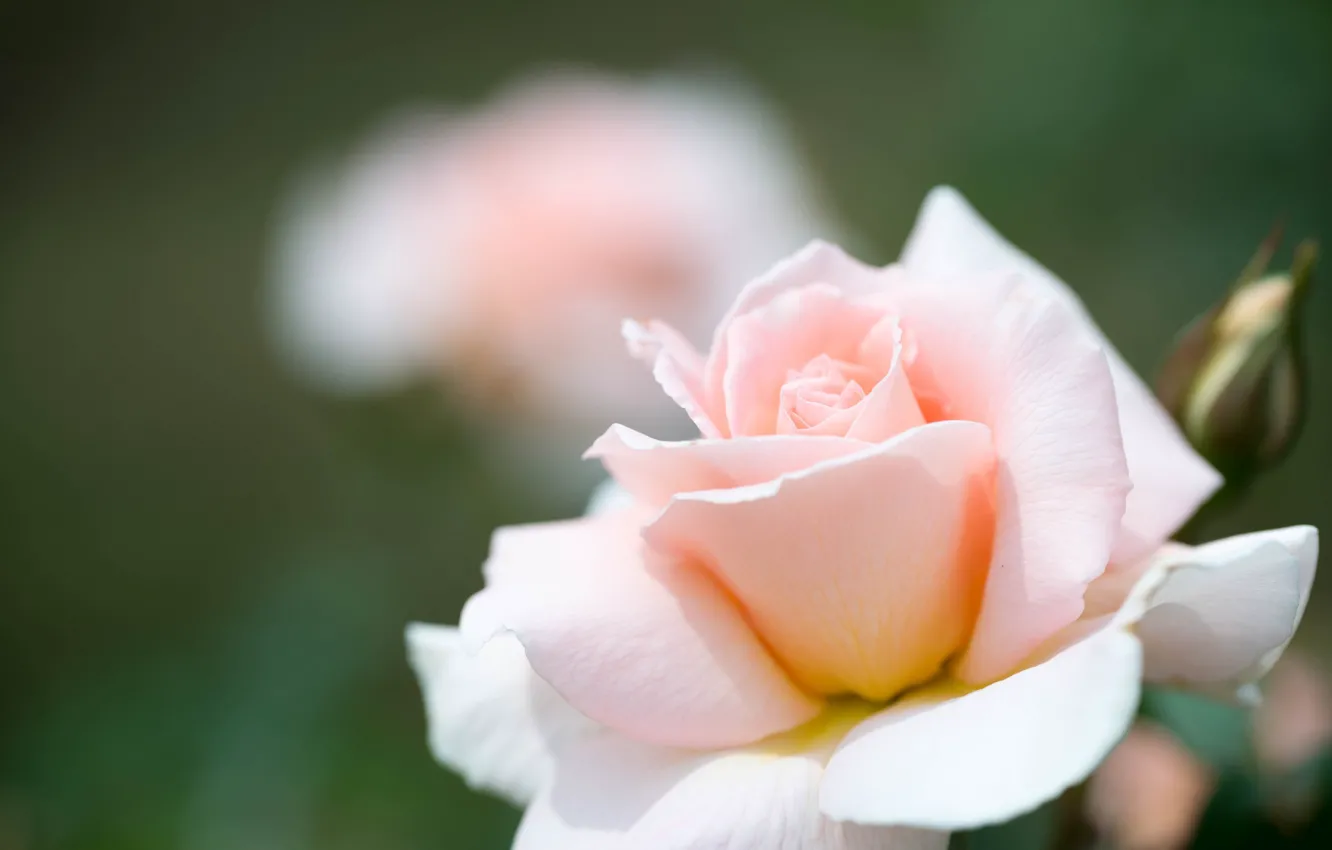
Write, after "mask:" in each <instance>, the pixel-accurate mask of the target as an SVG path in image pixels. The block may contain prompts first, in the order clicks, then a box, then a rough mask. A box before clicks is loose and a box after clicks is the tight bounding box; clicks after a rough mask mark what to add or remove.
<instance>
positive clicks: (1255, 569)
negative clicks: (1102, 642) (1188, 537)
mask: <svg viewBox="0 0 1332 850" xmlns="http://www.w3.org/2000/svg"><path fill="white" fill-rule="evenodd" d="M1317 562H1318V531H1317V529H1315V528H1313V527H1311V526H1307V525H1302V526H1294V527H1291V528H1283V529H1280V530H1277V531H1260V532H1256V533H1253V534H1242V535H1239V536H1237V537H1228V538H1226V539H1224V540H1217V541H1215V542H1212V543H1207V544H1204V545H1202V546H1198V547H1196V548H1192V547H1187V546H1171V547H1169V548H1167V549H1165V550H1163V551H1162V553H1161V555H1160V556H1159V557H1158V558H1155V559H1153V561H1152V563H1151V565H1150V567H1149V568H1148V570H1147V572H1146V574H1145V575H1144V576H1143V578H1142V579H1141V582H1140V585H1141V586H1144V587H1146V588H1148V589H1147V590H1146V596H1145V613H1143V614H1142V618H1141V619H1140V620H1139V621H1138V624H1137V632H1138V636H1139V638H1140V639H1141V640H1142V644H1143V653H1144V672H1145V675H1146V676H1147V678H1148V679H1149V680H1152V681H1163V682H1176V683H1186V684H1190V685H1193V686H1195V687H1200V688H1202V689H1204V690H1208V691H1211V692H1215V693H1218V694H1222V693H1233V692H1234V691H1235V690H1236V689H1237V688H1242V687H1243V686H1244V685H1246V684H1249V683H1251V682H1254V681H1256V680H1257V679H1259V678H1261V677H1262V676H1263V675H1264V674H1265V673H1266V672H1267V671H1268V670H1270V669H1271V667H1272V665H1273V664H1275V663H1276V660H1277V659H1278V658H1279V657H1280V656H1281V653H1282V651H1283V650H1284V649H1285V648H1286V645H1287V644H1288V643H1289V642H1290V639H1291V636H1292V635H1294V633H1295V628H1296V626H1298V625H1299V622H1300V618H1301V617H1302V616H1303V615H1304V608H1305V605H1306V604H1307V603H1308V601H1309V591H1310V588H1311V587H1312V585H1313V578H1314V570H1315V566H1316V564H1317Z"/></svg>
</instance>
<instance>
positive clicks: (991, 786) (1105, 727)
mask: <svg viewBox="0 0 1332 850" xmlns="http://www.w3.org/2000/svg"><path fill="white" fill-rule="evenodd" d="M1140 677H1141V647H1140V645H1139V643H1138V641H1137V639H1136V638H1135V637H1134V636H1133V635H1132V634H1130V633H1129V632H1127V631H1125V630H1123V629H1119V628H1108V629H1102V630H1101V631H1099V632H1097V633H1095V634H1093V635H1092V636H1091V637H1088V638H1086V639H1085V640H1083V641H1081V642H1080V643H1076V644H1074V645H1072V646H1069V647H1068V648H1066V649H1064V650H1063V651H1061V652H1058V653H1057V654H1055V655H1054V656H1053V657H1052V658H1050V659H1049V660H1048V661H1045V662H1043V663H1041V664H1038V665H1036V666H1034V667H1029V668H1027V669H1026V670H1023V671H1021V672H1019V673H1015V674H1014V675H1012V676H1010V677H1008V678H1007V679H1004V680H1002V681H999V682H996V683H994V684H993V685H989V686H988V687H985V688H981V689H980V690H976V691H971V692H969V693H964V694H962V695H961V696H958V695H956V694H948V693H940V692H935V693H929V692H926V693H924V694H922V695H920V696H917V697H908V698H907V699H905V700H903V701H902V702H901V703H898V704H896V705H894V706H892V707H890V708H888V709H885V710H884V711H882V712H880V713H878V714H876V715H875V716H873V717H871V718H870V719H869V720H866V721H865V722H864V723H862V724H861V725H860V726H859V727H857V728H856V729H855V730H854V731H853V732H852V733H851V734H850V735H849V736H848V737H847V740H846V741H845V742H843V744H842V745H841V746H840V747H839V748H838V750H837V752H836V753H834V754H833V757H832V760H831V761H830V762H829V763H828V768H827V772H826V774H825V776H824V779H823V786H822V791H821V794H820V797H819V800H820V805H821V807H822V808H823V811H824V812H825V813H826V814H827V815H829V816H830V817H833V818H837V819H840V820H848V821H855V822H858V823H866V824H870V823H873V824H883V825H905V826H917V827H925V828H930V829H970V828H973V827H979V826H984V825H986V824H993V823H998V822H1001V821H1006V820H1009V819H1011V818H1013V817H1015V816H1017V815H1020V814H1022V813H1023V812H1027V811H1030V810H1031V809H1034V808H1035V807H1036V806H1038V805H1040V804H1041V803H1044V802H1046V801H1047V800H1050V799H1053V798H1054V797H1055V796H1057V795H1058V794H1059V793H1060V792H1062V791H1063V790H1064V789H1065V788H1068V787H1069V786H1071V785H1073V784H1075V783H1077V782H1079V781H1081V780H1082V779H1083V778H1085V777H1086V776H1087V775H1088V774H1090V773H1091V772H1092V770H1093V769H1095V768H1096V766H1097V765H1098V764H1100V762H1101V761H1102V759H1104V758H1105V756H1106V754H1107V753H1109V752H1110V750H1111V749H1112V748H1113V747H1114V745H1115V744H1116V743H1117V742H1118V741H1119V739H1120V738H1121V737H1123V735H1124V733H1125V731H1127V729H1128V727H1129V724H1130V723H1131V722H1132V720H1133V715H1134V712H1135V710H1136V709H1137V704H1138V691H1139V680H1140Z"/></svg>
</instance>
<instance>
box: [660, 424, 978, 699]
mask: <svg viewBox="0 0 1332 850" xmlns="http://www.w3.org/2000/svg"><path fill="white" fill-rule="evenodd" d="M991 468H992V455H991V450H990V433H989V429H987V428H986V427H985V426H984V425H981V424H979V423H975V422H939V423H935V424H932V425H925V426H922V427H920V428H917V429H915V430H912V431H908V432H907V433H905V434H902V435H900V436H899V437H896V438H894V439H892V440H890V441H888V442H886V443H883V444H880V445H876V446H872V447H871V448H869V449H867V450H865V451H863V452H861V453H859V454H856V455H850V456H848V457H844V458H839V459H836V460H832V461H827V462H824V463H822V464H819V465H817V466H814V467H811V468H809V469H806V470H803V471H801V472H797V473H794V474H791V475H787V476H784V477H783V478H781V479H779V480H777V481H774V482H770V483H767V484H759V485H754V486H750V487H740V488H735V489H730V490H714V491H704V492H698V493H684V494H680V495H679V496H677V497H676V498H675V500H674V501H672V503H671V504H670V505H669V506H668V507H667V508H666V510H665V511H664V512H663V513H662V515H661V517H660V518H659V519H657V521H656V522H654V523H653V524H652V525H651V526H650V527H649V528H648V529H647V531H646V532H645V536H646V537H647V539H648V541H649V542H650V543H651V544H652V545H653V546H654V547H656V548H659V549H661V550H663V551H668V552H672V553H678V554H680V555H681V556H682V557H685V558H697V559H699V560H700V561H701V562H703V563H706V564H707V565H708V566H709V567H710V568H711V569H712V570H713V572H714V573H716V575H717V576H718V577H719V578H720V579H721V580H722V582H723V583H724V584H725V585H726V586H727V588H728V589H729V590H730V591H731V593H732V594H734V596H735V598H736V599H738V600H739V602H740V604H741V605H742V606H744V608H745V611H746V613H747V615H748V617H749V619H750V621H751V622H752V623H753V624H754V627H755V628H756V629H757V631H758V632H759V633H760V634H761V635H762V636H763V639H764V640H765V642H766V643H767V645H768V646H769V647H771V648H772V651H773V652H774V653H775V654H776V655H777V656H778V658H780V659H781V660H782V662H783V663H784V665H785V667H786V669H788V670H790V671H791V672H792V674H793V675H794V676H795V677H796V678H797V679H799V680H800V681H801V682H803V683H805V684H806V685H807V686H809V687H812V688H814V689H815V690H817V691H819V692H822V693H841V692H847V691H850V692H853V693H856V694H859V695H861V696H864V697H868V698H871V699H883V698H887V697H890V696H892V695H894V694H895V693H897V692H898V691H900V690H901V689H902V688H904V687H906V686H908V685H912V684H916V683H919V682H922V681H925V680H926V679H928V678H930V677H931V676H933V675H934V674H935V673H936V672H937V671H938V669H939V666H940V665H941V664H942V663H943V661H944V659H945V658H946V657H948V656H949V655H950V654H951V653H952V652H954V651H955V650H956V649H957V648H958V646H959V645H960V644H961V643H962V642H963V641H964V640H965V639H966V636H967V634H968V632H969V630H970V628H971V622H972V618H973V617H974V613H975V607H976V601H977V596H978V593H979V591H980V585H981V582H982V581H983V579H982V575H983V573H982V571H983V569H984V567H985V562H986V556H987V554H988V546H989V538H990V532H991V528H992V519H991V516H992V515H991V512H990V507H989V499H990V486H991V477H990V470H991Z"/></svg>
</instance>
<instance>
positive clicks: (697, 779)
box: [514, 733, 948, 850]
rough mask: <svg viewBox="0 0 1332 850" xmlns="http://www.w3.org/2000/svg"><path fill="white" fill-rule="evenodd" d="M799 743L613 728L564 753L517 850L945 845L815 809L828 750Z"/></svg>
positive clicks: (826, 849)
mask: <svg viewBox="0 0 1332 850" xmlns="http://www.w3.org/2000/svg"><path fill="white" fill-rule="evenodd" d="M802 743H805V742H800V741H792V742H783V741H778V742H775V743H774V744H773V745H771V746H765V745H764V744H760V745H758V746H755V747H751V748H747V749H745V750H739V751H730V752H721V753H709V754H705V755H703V754H697V753H688V752H684V751H681V750H668V749H662V748H658V747H650V746H645V745H642V744H636V743H634V742H631V741H627V740H625V739H624V738H622V737H620V736H618V735H614V734H610V733H607V734H603V735H601V736H597V737H593V738H587V739H582V740H579V741H578V742H576V745H574V746H570V747H567V748H565V749H564V751H563V752H562V753H561V754H560V757H559V761H558V767H557V770H556V778H555V782H554V784H553V785H552V786H551V787H550V788H549V789H548V790H547V791H546V792H544V793H542V794H541V795H540V796H538V797H537V799H536V801H535V802H534V803H533V804H532V806H531V807H530V808H529V809H528V810H527V814H526V815H525V816H524V817H523V822H522V825H521V826H520V827H519V830H518V837H517V839H516V841H515V843H514V847H515V850H711V848H726V850H777V848H781V850H944V848H946V847H947V845H948V834H947V833H944V832H933V831H923V830H915V829H902V828H892V827H865V826H858V825H856V824H842V823H838V822H837V821H834V820H832V819H830V818H828V817H825V816H824V815H823V814H821V813H820V812H819V809H818V789H819V780H820V778H821V776H822V774H823V763H824V761H825V759H826V753H824V752H821V751H818V750H815V751H812V752H811V751H807V748H806V747H805V746H802Z"/></svg>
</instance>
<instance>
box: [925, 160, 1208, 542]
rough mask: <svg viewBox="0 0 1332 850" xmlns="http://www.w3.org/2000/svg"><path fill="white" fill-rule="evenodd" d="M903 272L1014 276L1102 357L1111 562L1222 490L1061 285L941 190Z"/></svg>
mask: <svg viewBox="0 0 1332 850" xmlns="http://www.w3.org/2000/svg"><path fill="white" fill-rule="evenodd" d="M902 264H903V265H905V266H906V267H907V268H908V269H910V270H918V271H921V272H924V273H926V274H930V275H933V276H940V277H947V278H958V277H965V276H966V275H968V274H974V273H985V272H1016V273H1019V274H1021V275H1022V276H1023V277H1024V278H1026V279H1029V280H1031V281H1034V282H1035V283H1036V284H1038V285H1039V286H1040V287H1042V288H1043V289H1044V290H1045V291H1047V292H1049V293H1053V294H1054V295H1055V296H1056V297H1058V298H1059V299H1060V300H1061V301H1062V302H1063V303H1064V304H1066V305H1067V306H1069V307H1071V308H1072V310H1073V313H1074V315H1075V316H1076V318H1077V319H1078V320H1079V321H1080V323H1081V324H1082V325H1083V326H1084V327H1085V328H1087V329H1088V330H1089V332H1090V333H1091V335H1092V338H1093V339H1094V340H1095V341H1096V343H1097V344H1099V345H1100V346H1101V348H1103V349H1104V350H1105V352H1106V356H1107V357H1108V358H1109V361H1110V372H1111V375H1112V376H1113V378H1114V388H1115V398H1116V403H1117V405H1118V408H1119V421H1120V429H1121V431H1122V433H1123V442H1124V452H1125V455H1126V456H1127V458H1128V469H1129V476H1130V478H1131V479H1132V481H1133V492H1132V493H1130V494H1129V497H1128V504H1127V507H1126V508H1125V511H1124V520H1123V530H1122V532H1121V534H1120V537H1119V540H1118V541H1117V543H1116V546H1115V553H1114V557H1115V560H1116V561H1128V560H1132V559H1134V558H1136V557H1139V556H1141V555H1142V554H1145V553H1147V552H1150V551H1152V549H1154V548H1155V547H1156V546H1157V545H1159V544H1160V542H1161V541H1163V540H1165V539H1166V538H1168V537H1169V536H1170V535H1171V534H1173V533H1174V532H1175V531H1176V530H1177V529H1178V528H1179V527H1180V526H1181V525H1182V524H1183V523H1184V521H1185V520H1187V519H1188V518H1189V517H1190V516H1192V515H1193V512H1194V511H1195V510H1197V509H1198V506H1199V505H1201V504H1202V503H1203V502H1205V501H1207V499H1208V498H1209V497H1210V496H1211V495H1212V493H1213V492H1215V491H1216V489H1217V488H1218V487H1219V486H1220V485H1221V476H1220V475H1219V474H1218V473H1217V472H1216V470H1214V469H1212V467H1211V466H1210V465H1208V463H1207V462H1206V461H1205V460H1203V459H1202V457H1201V456H1199V455H1198V453H1197V452H1195V451H1194V450H1193V449H1192V447H1190V446H1189V444H1188V441H1187V440H1185V438H1184V436H1183V434H1182V433H1180V430H1179V428H1178V427H1177V426H1176V425H1175V423H1174V422H1173V420H1171V418H1170V415H1169V414H1168V413H1166V411H1165V409H1164V408H1162V407H1161V405H1160V403H1159V402H1157V400H1156V397H1155V395H1153V393H1152V391H1151V390H1150V389H1149V388H1148V387H1147V385H1146V384H1144V383H1143V382H1142V379H1141V378H1139V377H1138V376H1137V375H1136V374H1135V373H1134V371H1133V369H1132V368H1131V367H1130V366H1129V365H1128V363H1126V362H1125V361H1124V359H1123V357H1121V356H1120V355H1119V353H1118V352H1117V351H1115V349H1114V346H1112V345H1111V344H1110V342H1109V341H1108V340H1107V339H1106V338H1105V336H1104V334H1102V333H1101V331H1100V329H1099V328H1097V327H1096V324H1095V322H1094V321H1093V320H1092V318H1091V316H1090V315H1088V313H1087V310H1086V308H1085V307H1084V306H1083V305H1082V302H1081V301H1080V300H1079V299H1078V297H1077V296H1076V295H1075V294H1074V293H1073V291H1072V290H1071V289H1069V288H1068V286H1067V285H1066V284H1064V283H1063V282H1062V281H1060V280H1059V279H1058V278H1057V277H1055V276H1054V275H1053V274H1051V273H1050V272H1049V271H1048V270H1047V269H1045V268H1044V267H1042V266H1041V265H1040V264H1039V263H1037V262H1036V261H1035V260H1033V259H1032V258H1031V257H1029V256H1027V255H1026V254H1024V253H1023V252H1022V251H1021V250H1019V249H1018V248H1016V247H1014V246H1013V245H1012V244H1010V243H1009V242H1008V241H1006V240H1005V239H1004V238H1003V237H1002V236H1000V235H999V234H998V233H997V232H995V230H994V228H992V227H991V226H990V225H989V224H988V223H986V221H985V220H984V219H982V218H981V217H980V215H979V214H978V213H977V212H976V211H975V210H974V209H972V207H971V205H970V204H968V203H967V202H966V200H965V199H964V198H963V197H962V196H961V195H960V194H959V193H958V192H957V191H956V190H955V189H952V188H950V187H947V186H940V187H938V188H936V189H934V190H933V191H931V192H930V194H929V196H928V197H927V198H926V199H925V203H924V204H923V205H922V207H921V210H920V215H919V217H918V218H917V220H916V225H915V228H914V229H913V230H912V231H911V235H910V236H909V237H908V238H907V242H906V246H905V247H904V248H903V250H902Z"/></svg>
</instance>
